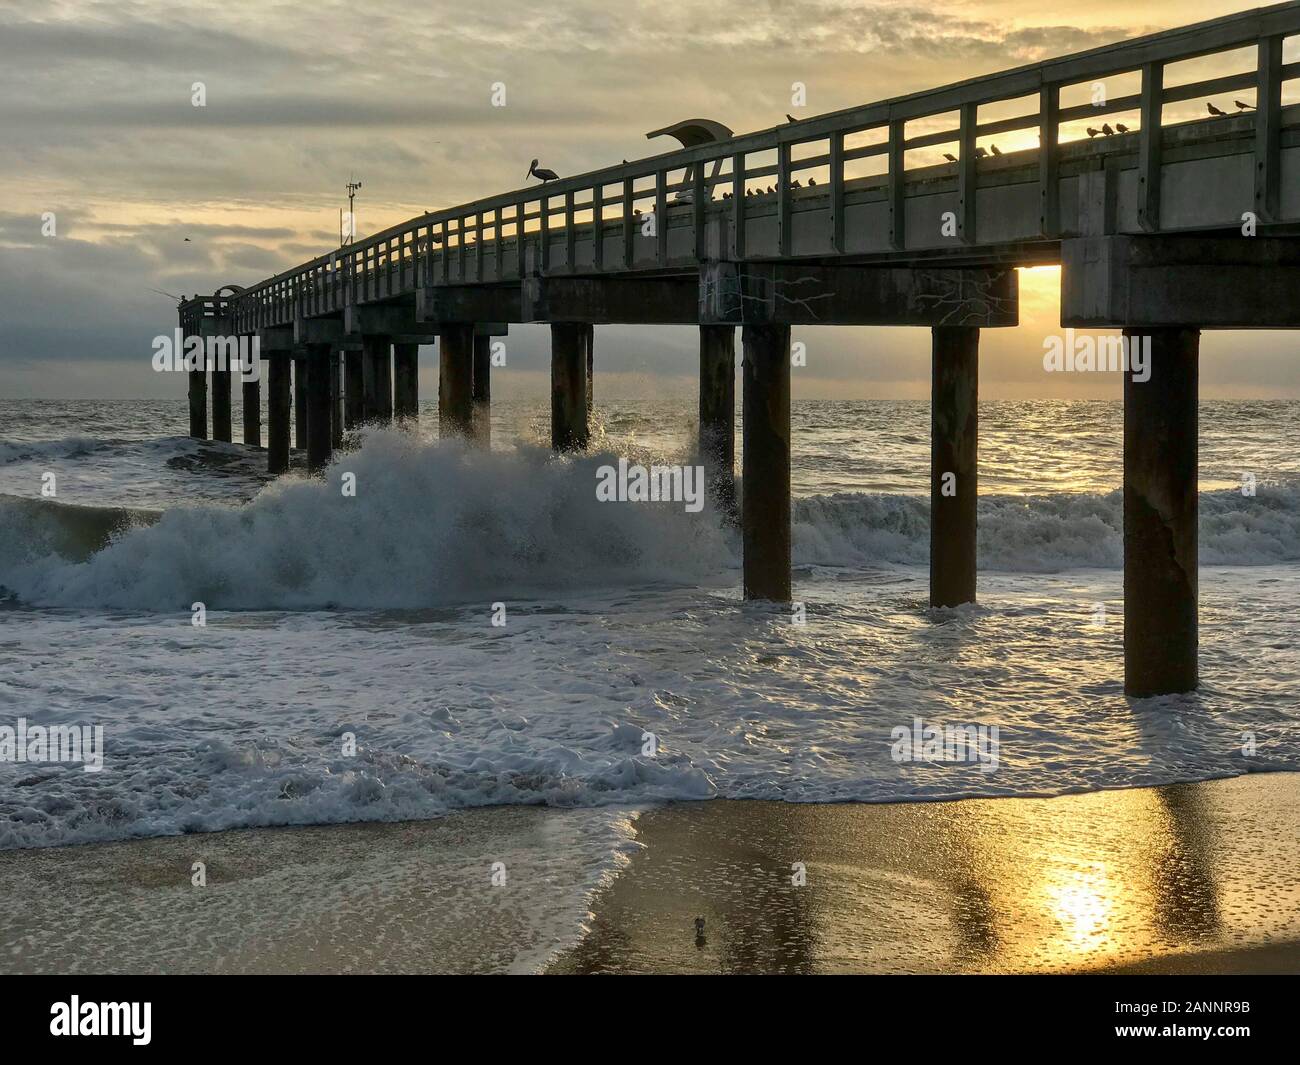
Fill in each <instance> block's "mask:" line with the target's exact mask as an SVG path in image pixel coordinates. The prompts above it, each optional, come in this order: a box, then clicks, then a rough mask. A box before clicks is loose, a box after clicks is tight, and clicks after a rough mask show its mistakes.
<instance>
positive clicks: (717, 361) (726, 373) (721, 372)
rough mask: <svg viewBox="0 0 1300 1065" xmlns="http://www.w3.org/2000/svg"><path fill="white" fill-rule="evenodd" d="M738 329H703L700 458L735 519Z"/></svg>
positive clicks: (722, 505) (718, 499) (716, 495)
mask: <svg viewBox="0 0 1300 1065" xmlns="http://www.w3.org/2000/svg"><path fill="white" fill-rule="evenodd" d="M735 419H736V330H735V327H734V326H730V325H702V326H700V430H699V432H700V458H701V459H702V460H703V462H704V476H705V481H706V482H707V484H708V486H709V492H710V493H711V494H712V496H713V501H714V503H715V505H716V506H717V507H718V508H719V510H721V512H722V514H723V515H724V517H725V518H726V520H727V521H729V522H734V521H735V517H736V474H735V463H736V424H735Z"/></svg>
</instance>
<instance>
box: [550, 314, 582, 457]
mask: <svg viewBox="0 0 1300 1065" xmlns="http://www.w3.org/2000/svg"><path fill="white" fill-rule="evenodd" d="M586 330H587V326H585V325H583V324H581V323H579V322H552V323H551V447H553V448H555V449H556V450H557V451H581V450H583V449H585V448H586V446H587V440H588V436H589V432H590V429H589V426H588V424H587V351H588V350H589V349H588V346H587V342H586Z"/></svg>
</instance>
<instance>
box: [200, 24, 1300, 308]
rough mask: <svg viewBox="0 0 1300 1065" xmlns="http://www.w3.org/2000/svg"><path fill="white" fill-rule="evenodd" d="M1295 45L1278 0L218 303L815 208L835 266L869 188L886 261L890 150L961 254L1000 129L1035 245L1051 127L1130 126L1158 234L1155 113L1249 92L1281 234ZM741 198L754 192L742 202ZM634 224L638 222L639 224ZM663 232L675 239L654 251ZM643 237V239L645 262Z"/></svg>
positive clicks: (624, 178)
mask: <svg viewBox="0 0 1300 1065" xmlns="http://www.w3.org/2000/svg"><path fill="white" fill-rule="evenodd" d="M1297 33H1300V0H1293V2H1290V3H1284V4H1277V5H1274V6H1271V7H1266V8H1260V9H1257V10H1253V11H1247V12H1242V13H1239V14H1235V15H1229V16H1226V17H1223V18H1219V19H1214V20H1212V21H1208V22H1202V23H1198V24H1196V25H1192V26H1186V27H1182V28H1179V29H1175V30H1169V31H1166V32H1162V33H1157V34H1153V35H1150V36H1147V37H1141V38H1136V39H1133V40H1130V41H1125V42H1121V43H1118V44H1113V45H1107V46H1105V47H1101V48H1096V49H1092V50H1090V51H1086V52H1081V53H1077V54H1075V55H1070V56H1064V57H1060V58H1055V59H1049V60H1046V61H1043V62H1039V63H1034V64H1030V65H1027V66H1024V67H1020V68H1017V69H1014V70H1009V71H1005V72H1002V73H998V74H991V75H988V76H984V77H978V78H973V79H970V80H968V81H963V82H959V83H957V84H953V85H948V86H944V87H942V88H936V89H930V90H927V91H924V92H919V93H912V94H910V95H907V96H900V97H896V98H893V99H890V100H885V101H881V102H878V103H874V104H868V105H866V106H862V107H855V108H850V109H847V110H843V111H837V112H834V113H831V114H825V115H820V116H817V117H814V118H809V119H805V120H801V121H795V122H791V123H788V124H785V125H782V126H778V127H775V128H773V129H768V130H764V131H761V132H758V133H751V134H746V135H744V136H739V137H735V138H733V139H731V140H728V141H724V142H719V143H713V144H707V145H702V146H698V147H693V148H687V149H683V150H680V151H674V152H670V153H667V154H664V155H659V156H654V157H651V158H649V159H644V160H638V161H636V162H633V163H627V164H622V165H619V166H613V167H606V168H604V169H601V170H596V171H591V172H589V173H585V174H580V175H577V176H575V177H569V178H563V179H560V180H556V181H552V182H548V183H546V184H545V185H542V186H533V187H530V188H526V189H519V190H516V191H514V192H507V193H503V194H500V195H496V196H489V197H485V198H483V199H479V200H475V201H473V202H471V203H466V204H461V205H459V206H456V207H450V208H446V209H443V210H439V211H432V212H429V213H427V214H424V215H422V216H420V217H418V218H415V219H412V220H410V221H407V222H403V223H402V224H400V225H397V226H393V227H391V228H389V229H386V230H384V231H383V232H380V233H376V234H374V235H373V236H370V237H366V238H364V239H360V240H357V241H356V242H354V243H352V244H350V245H347V246H345V247H343V248H340V249H338V250H336V251H332V252H329V253H328V254H326V255H322V256H320V257H318V258H316V259H313V260H312V261H311V262H308V263H305V264H303V265H301V266H297V267H294V268H293V269H292V270H287V271H285V272H284V273H281V274H278V275H276V276H275V277H272V278H270V279H268V280H266V281H263V282H261V283H259V284H256V285H253V286H252V287H250V288H248V289H246V290H244V291H243V292H241V293H239V294H238V295H234V296H232V297H231V298H230V300H229V306H230V310H231V312H232V314H233V319H234V325H235V328H236V329H237V330H239V331H241V332H245V331H250V330H252V329H257V328H261V327H265V326H269V325H277V324H285V323H288V322H292V321H293V320H294V318H295V317H297V316H313V315H323V314H330V313H334V312H337V311H339V310H341V309H342V307H343V306H345V305H347V304H357V303H365V302H370V301H378V300H384V299H390V298H393V297H395V296H399V295H402V294H409V293H411V292H414V291H416V290H417V289H418V288H420V287H423V286H429V285H438V284H458V283H459V284H463V283H492V282H504V281H511V280H516V279H519V278H522V277H524V276H527V275H528V274H530V273H542V274H546V273H551V272H557V271H558V272H578V270H579V267H578V265H577V257H576V256H575V243H576V242H577V241H578V240H579V239H580V238H581V239H582V240H584V241H590V242H591V252H590V256H589V259H588V260H587V261H586V262H585V263H584V264H583V265H582V267H581V272H582V273H584V274H588V273H591V274H608V273H618V272H627V271H633V270H661V271H662V270H669V269H685V268H688V267H689V266H690V265H691V264H692V263H698V262H701V261H703V260H705V259H706V258H708V257H710V254H711V253H712V256H713V257H718V258H731V259H737V260H744V259H746V258H763V259H771V258H784V257H790V256H791V255H792V251H793V247H792V234H793V230H794V226H793V215H794V213H795V211H796V209H798V208H800V207H803V206H805V205H806V203H807V201H809V200H812V199H815V200H816V201H817V202H818V204H819V205H820V206H822V207H823V208H825V207H828V208H829V209H828V210H824V215H825V222H824V225H825V227H826V230H827V232H826V234H825V249H824V250H823V251H821V252H819V253H818V257H819V258H826V257H827V256H832V257H833V256H842V255H848V254H850V251H849V249H848V244H847V243H846V239H845V214H846V211H845V206H846V196H847V195H848V194H849V193H851V192H854V191H857V190H861V189H863V188H868V187H870V188H874V189H876V190H877V191H880V190H883V192H884V195H885V197H886V200H887V203H888V213H887V217H888V226H889V233H888V240H887V245H886V246H887V248H888V249H893V250H894V251H895V252H903V251H905V250H907V249H908V241H907V234H906V225H905V212H904V198H905V185H906V182H907V180H908V166H907V153H908V152H910V151H914V150H916V149H920V148H927V147H934V146H937V145H943V144H953V145H955V147H956V150H955V153H952V154H953V155H954V158H955V162H951V163H947V164H943V166H944V167H947V174H948V176H949V177H951V174H952V171H953V170H954V169H955V176H956V186H957V205H958V208H957V212H956V213H957V225H958V234H957V236H958V239H959V241H960V242H961V243H963V244H966V245H974V244H975V243H976V233H977V225H976V221H977V220H976V196H975V188H976V179H977V174H978V173H979V172H981V171H982V170H983V169H984V168H985V167H986V166H988V165H989V164H990V163H991V160H989V159H981V158H980V155H981V153H980V152H978V151H977V150H976V149H977V141H978V140H979V139H980V138H987V137H990V136H993V135H1001V134H1015V133H1021V134H1023V135H1026V136H1032V135H1033V134H1036V135H1037V137H1038V146H1037V148H1035V149H1029V150H1028V151H1026V152H1019V153H1017V155H1027V156H1028V157H1029V159H1030V160H1031V161H1032V160H1034V159H1035V158H1036V164H1037V171H1038V185H1039V190H1040V199H1041V209H1040V217H1039V225H1038V227H1037V229H1038V232H1037V239H1041V240H1044V241H1052V240H1055V239H1057V238H1058V237H1059V236H1060V234H1061V205H1060V203H1059V199H1058V198H1059V187H1060V186H1059V180H1058V179H1059V174H1060V171H1059V167H1060V162H1061V157H1062V152H1061V140H1060V137H1061V132H1062V127H1063V126H1064V125H1066V124H1067V123H1071V122H1077V121H1079V120H1081V119H1082V120H1092V121H1095V122H1102V121H1104V120H1105V119H1106V117H1107V116H1113V115H1116V114H1123V113H1125V112H1137V113H1138V114H1139V115H1140V119H1139V122H1138V129H1137V130H1136V132H1135V133H1132V134H1131V136H1132V137H1134V138H1135V139H1136V149H1137V154H1138V197H1139V202H1138V222H1139V226H1140V227H1141V228H1142V229H1143V230H1146V231H1150V232H1158V231H1160V229H1161V220H1160V192H1161V181H1160V172H1161V171H1160V168H1161V157H1162V152H1163V149H1164V147H1165V140H1166V137H1165V133H1164V130H1165V129H1167V127H1166V126H1165V125H1164V123H1163V113H1164V109H1165V107H1166V105H1169V104H1175V103H1178V102H1180V101H1189V100H1196V99H1204V98H1205V97H1207V96H1213V95H1221V94H1224V93H1233V92H1236V93H1239V94H1247V93H1249V92H1251V91H1253V92H1254V94H1255V103H1254V107H1253V108H1250V109H1249V110H1248V112H1247V118H1246V120H1247V121H1249V122H1250V123H1252V124H1253V151H1254V156H1255V195H1254V202H1255V209H1256V212H1257V214H1258V216H1259V218H1260V220H1261V221H1263V222H1265V223H1268V222H1277V221H1282V220H1283V219H1282V218H1281V216H1280V210H1281V208H1280V203H1281V197H1280V186H1281V173H1282V164H1281V157H1282V151H1281V146H1282V138H1281V130H1282V126H1283V116H1284V111H1283V106H1282V100H1283V92H1282V86H1283V83H1284V82H1285V81H1287V80H1289V79H1292V78H1296V77H1298V76H1300V63H1297V62H1292V63H1285V62H1284V61H1283V43H1284V40H1285V38H1286V37H1287V36H1289V35H1293V34H1297ZM1247 47H1253V49H1254V51H1255V64H1254V69H1253V70H1245V71H1242V72H1239V73H1234V74H1229V75H1227V76H1219V77H1214V78H1206V79H1202V80H1199V81H1194V82H1189V83H1187V84H1179V85H1174V86H1166V84H1165V82H1166V76H1165V75H1166V70H1167V68H1169V67H1170V66H1171V65H1173V64H1176V63H1181V62H1184V61H1187V60H1192V59H1200V58H1203V57H1207V56H1212V55H1215V54H1218V53H1228V52H1232V51H1234V50H1237V49H1242V48H1247ZM1125 75H1127V76H1134V75H1136V76H1137V77H1139V78H1140V90H1139V91H1137V92H1134V93H1130V94H1128V95H1123V96H1117V97H1113V98H1109V99H1105V100H1104V101H1102V102H1091V103H1085V104H1081V105H1077V106H1062V90H1064V89H1067V88H1070V87H1072V86H1080V85H1087V84H1088V83H1095V82H1097V81H1099V80H1100V79H1107V78H1116V77H1119V76H1125ZM1022 99H1023V100H1024V101H1025V104H1026V107H1027V108H1030V109H1029V110H1028V111H1027V112H1026V113H1024V114H1020V115H1016V116H1013V117H1010V118H1000V119H997V120H991V121H981V118H980V108H981V107H985V106H988V105H999V104H1007V103H1010V102H1014V101H1019V100H1022ZM950 114H955V115H956V120H955V124H952V120H950V119H946V118H944V117H943V116H948V115H950ZM1289 117H1290V112H1288V118H1289ZM926 120H930V122H929V123H928V124H931V125H932V124H934V123H935V122H947V123H948V124H946V125H943V126H942V128H940V129H937V130H935V129H927V130H926V131H925V132H918V133H916V134H915V135H909V131H908V126H909V124H913V123H915V124H918V125H926V124H927V123H926ZM876 157H884V159H883V162H884V163H885V167H884V170H883V171H882V172H881V173H879V174H875V175H869V176H865V177H861V176H860V177H856V178H852V177H846V168H847V167H848V165H849V164H852V163H854V162H857V161H860V160H870V159H873V158H876ZM930 169H935V170H942V167H936V168H930ZM810 172H817V173H821V174H823V176H824V180H823V182H822V183H821V184H816V185H811V183H810V186H808V187H804V186H803V182H802V181H800V177H801V175H805V176H807V175H809V173H810ZM796 183H797V184H796ZM756 190H761V191H758V194H757V195H756V194H755V193H756ZM769 190H770V191H769ZM751 212H753V213H755V214H758V213H762V214H764V215H774V216H775V218H774V221H775V243H774V245H773V244H771V243H770V242H768V243H766V244H765V246H764V248H763V249H762V250H761V251H760V252H758V253H757V254H753V253H752V252H753V249H749V248H747V247H746V243H747V241H746V233H747V226H746V217H747V214H749V213H751ZM650 214H653V217H654V225H653V227H650V226H644V223H645V222H646V221H647V217H646V216H647V215H650ZM710 219H712V220H714V221H721V222H723V223H725V225H723V226H722V227H721V229H720V231H721V232H723V233H724V234H725V235H724V238H723V241H724V246H722V247H718V246H717V242H716V238H715V244H714V246H713V247H712V248H710V244H709V240H710V237H709V222H710ZM683 226H685V227H686V228H687V232H686V233H682V232H681V229H682V227H683ZM670 228H671V229H672V230H673V231H674V233H675V234H676V236H675V240H674V244H673V246H672V247H671V248H670V241H669V235H670ZM645 237H649V238H650V241H651V243H650V245H649V248H648V254H647V248H646V247H645V244H644V238H645ZM683 237H684V238H685V239H684V240H683ZM683 249H685V250H683ZM555 260H558V262H555ZM204 303H205V306H204V308H203V313H204V314H206V313H208V308H207V301H206V300H205V301H204ZM194 313H195V314H198V313H199V312H198V311H197V310H196V311H195V312H194Z"/></svg>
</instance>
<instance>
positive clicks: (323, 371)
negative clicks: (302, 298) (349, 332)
mask: <svg viewBox="0 0 1300 1065" xmlns="http://www.w3.org/2000/svg"><path fill="white" fill-rule="evenodd" d="M330 369H331V367H330V346H329V345H328V344H312V345H310V346H309V347H308V350H307V468H308V469H309V470H311V472H312V473H318V472H320V471H321V470H323V469H324V468H325V467H326V466H328V465H329V461H330V455H331V454H332V453H333V440H332V438H331V433H332V429H333V427H332V424H331V419H330Z"/></svg>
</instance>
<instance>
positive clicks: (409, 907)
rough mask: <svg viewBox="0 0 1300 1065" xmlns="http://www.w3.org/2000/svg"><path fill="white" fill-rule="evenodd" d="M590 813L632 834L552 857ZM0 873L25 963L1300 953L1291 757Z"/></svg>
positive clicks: (83, 857)
mask: <svg viewBox="0 0 1300 1065" xmlns="http://www.w3.org/2000/svg"><path fill="white" fill-rule="evenodd" d="M602 816H603V817H604V819H605V820H606V821H607V822H609V823H611V824H613V823H617V824H619V825H620V826H621V830H622V833H623V839H624V842H625V845H624V846H623V847H621V848H619V849H621V850H622V851H624V852H625V853H624V854H622V855H616V856H614V857H612V858H610V859H609V860H608V861H606V862H605V863H603V864H592V865H590V866H584V867H583V868H582V869H575V868H573V867H572V864H571V863H569V864H568V865H566V864H565V863H564V862H562V861H558V860H557V858H556V855H557V852H558V851H559V850H560V848H557V847H556V846H555V841H556V840H557V839H563V840H565V841H566V843H567V842H570V841H571V840H572V839H573V838H574V837H575V835H576V836H577V837H578V838H580V839H586V838H588V837H589V836H590V837H591V838H592V840H593V844H594V843H595V842H599V840H598V839H597V837H596V836H595V835H593V834H592V832H593V830H592V825H593V824H594V823H595V822H597V821H599V820H600V819H601V818H602ZM631 836H634V837H635V839H634V841H632V842H627V838H628V837H631ZM602 838H603V839H604V845H607V844H608V839H609V835H608V831H606V835H605V837H602ZM597 849H598V848H597V847H595V846H594V845H593V848H592V853H593V854H594V853H595V852H596V850H597ZM570 851H571V848H570ZM198 860H202V861H203V862H204V866H205V872H206V884H205V886H203V887H195V886H193V885H192V884H191V878H192V876H193V873H192V865H193V862H195V861H198ZM493 861H502V862H504V864H505V866H506V867H508V869H509V871H510V875H509V884H508V886H507V887H506V888H505V889H504V890H503V889H501V888H496V887H493V886H492V884H491V882H490V871H489V870H490V867H491V865H492V862H493ZM795 863H802V866H803V873H804V876H805V877H806V881H805V883H804V884H803V885H802V886H795V885H794V884H792V882H791V877H792V876H793V875H795V873H794V872H792V869H793V868H794V867H795ZM0 891H3V892H4V894H5V896H6V897H7V898H9V899H10V900H12V902H13V903H16V905H13V906H12V912H13V917H12V919H11V920H10V921H8V922H7V923H6V926H5V928H4V929H3V931H0V958H2V959H4V960H3V962H0V970H2V971H5V972H15V973H38V972H114V973H116V972H167V973H169V974H171V973H186V972H194V973H198V972H222V973H253V972H256V973H308V972H313V973H361V972H376V973H379V972H411V973H429V972H454V973H487V972H505V971H527V972H539V971H545V972H549V973H557V974H562V973H595V972H604V973H622V972H625V973H641V972H644V973H670V972H701V973H702V972H776V973H795V972H808V973H814V972H874V973H927V972H961V973H1013V972H1031V973H1116V974H1118V973H1148V974H1152V973H1275V972H1276V973H1282V972H1287V973H1295V972H1300V774H1298V773H1266V774H1252V775H1247V776H1242V777H1235V778H1226V779H1219V780H1213V781H1205V782H1199V783H1193V784H1172V785H1164V786H1161V787H1155V788H1135V789H1123V790H1111V791H1101V792H1090V793H1086V794H1076V795H1066V796H1059V797H1056V798H1025V799H1020V798H996V799H964V800H957V801H943V802H916V803H862V804H799V803H780V802H769V801H762V800H730V799H712V800H707V801H699V802H678V803H667V804H663V805H657V806H653V807H650V808H648V809H645V810H642V811H640V812H639V813H636V814H632V813H631V812H630V811H628V810H619V809H613V808H604V809H597V810H592V809H574V810H568V809H555V808H549V807H535V806H525V807H519V806H502V807H489V808H482V809H474V810H467V811H462V812H459V813H456V814H452V815H448V816H447V817H444V818H440V819H438V820H435V821H424V822H403V823H395V824H394V823H369V824H344V825H321V826H310V827H286V828H264V829H238V830H231V831H226V832H217V833H208V834H198V835H189V836H164V837H156V838H149V839H141V840H131V841H125V842H118V843H103V844H90V845H81V846H73V847H60V848H39V849H32V850H16V851H4V852H0ZM697 916H703V917H704V918H705V936H704V942H703V943H702V944H697V942H696V939H695V931H694V919H695V918H696V917H697ZM584 931H585V934H583V933H584Z"/></svg>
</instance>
